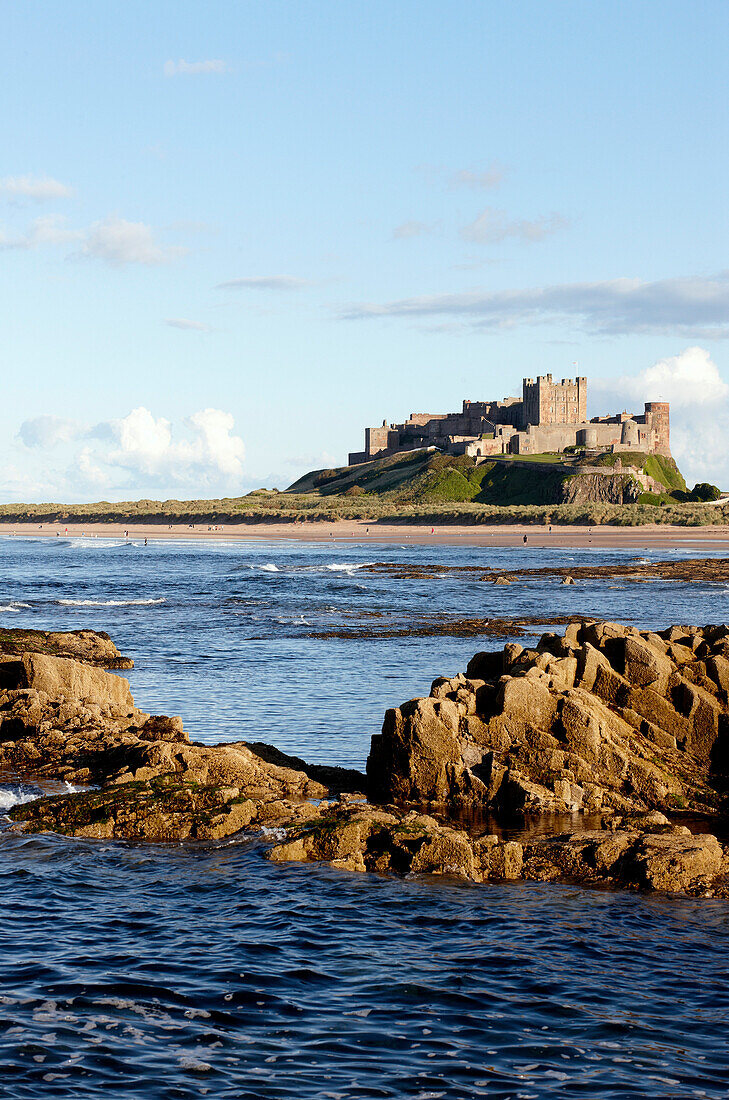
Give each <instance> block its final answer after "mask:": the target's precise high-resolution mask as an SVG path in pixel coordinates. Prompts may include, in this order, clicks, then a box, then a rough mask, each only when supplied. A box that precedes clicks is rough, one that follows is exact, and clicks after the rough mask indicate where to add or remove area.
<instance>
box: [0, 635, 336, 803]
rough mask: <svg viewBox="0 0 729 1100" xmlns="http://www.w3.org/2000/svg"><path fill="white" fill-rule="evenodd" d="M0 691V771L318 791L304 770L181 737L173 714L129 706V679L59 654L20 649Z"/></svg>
mask: <svg viewBox="0 0 729 1100" xmlns="http://www.w3.org/2000/svg"><path fill="white" fill-rule="evenodd" d="M10 668H11V665H10V663H8V664H6V665H5V669H6V686H5V687H4V688H3V689H0V768H2V769H4V770H5V771H10V772H15V773H16V774H20V775H32V776H34V777H36V778H49V779H63V780H66V781H67V782H70V783H74V784H76V783H93V784H99V785H106V784H124V783H128V782H133V781H137V782H142V781H147V780H152V779H155V778H157V777H159V776H162V775H176V776H178V777H180V778H181V779H183V780H184V781H186V782H188V783H197V784H199V785H201V786H206V787H212V786H227V787H230V786H237V787H239V788H241V789H243V788H245V789H246V790H248V791H249V792H251V797H259V795H260V797H263V796H264V795H266V796H267V795H268V794H271V793H273V794H275V795H276V797H279V798H322V797H324V796H325V795H326V794H327V792H328V788H327V787H326V786H324V785H323V784H322V783H319V782H317V781H316V780H315V779H312V778H310V777H309V776H308V775H306V774H305V773H304V772H302V771H299V770H296V769H295V768H290V767H286V766H282V765H279V764H275V763H269V762H268V761H265V760H264V759H263V758H262V757H260V756H258V755H257V754H256V753H255V752H253V751H252V750H251V749H249V748H248V746H247V745H246V744H245V743H243V742H238V743H234V744H229V745H199V744H195V743H192V742H190V740H189V738H188V736H187V734H186V733H185V732H184V730H183V727H182V720H181V719H180V718H168V717H166V716H164V715H159V716H152V715H149V714H146V713H145V712H144V711H140V710H138V709H137V708H136V707H135V705H134V700H133V698H132V695H131V692H130V690H129V682H128V681H127V680H126V679H124V678H123V677H120V676H115V675H113V674H112V673H109V672H104V671H102V670H100V669H96V668H91V667H90V666H88V665H84V664H80V663H78V662H76V661H71V660H68V659H66V658H63V657H47V656H44V655H40V654H35V653H30V654H25V655H24V656H23V657H22V659H21V660H20V661H16V662H14V663H13V665H12V671H13V680H12V683H13V684H14V686H12V687H10V686H7V685H8V681H9V679H10V677H9V674H8V670H10Z"/></svg>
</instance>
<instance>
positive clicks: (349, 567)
mask: <svg viewBox="0 0 729 1100" xmlns="http://www.w3.org/2000/svg"><path fill="white" fill-rule="evenodd" d="M368 565H374V562H371V561H362V562H356V561H333V562H331V563H330V564H329V565H327V566H325V568H326V569H328V570H329V572H330V573H354V571H355V570H356V569H366V568H367V566H368Z"/></svg>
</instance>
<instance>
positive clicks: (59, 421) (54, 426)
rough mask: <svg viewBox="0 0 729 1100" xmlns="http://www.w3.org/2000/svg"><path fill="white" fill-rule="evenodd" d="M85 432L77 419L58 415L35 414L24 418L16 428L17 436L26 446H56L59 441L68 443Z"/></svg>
mask: <svg viewBox="0 0 729 1100" xmlns="http://www.w3.org/2000/svg"><path fill="white" fill-rule="evenodd" d="M85 432H86V428H85V427H84V425H83V424H79V422H78V421H77V420H66V419H64V418H63V417H60V416H36V417H34V418H33V419H31V420H24V421H23V423H22V424H21V425H20V428H19V429H18V436H19V438H20V439H21V441H22V442H23V443H24V444H25V446H26V447H43V448H50V447H56V446H58V444H59V443H70V442H71V441H72V440H73V439H77V438H78V437H79V436H80V435H83V434H84V433H85Z"/></svg>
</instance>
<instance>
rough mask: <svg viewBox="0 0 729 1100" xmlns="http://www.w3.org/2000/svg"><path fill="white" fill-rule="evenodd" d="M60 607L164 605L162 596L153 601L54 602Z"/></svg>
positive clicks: (164, 600)
mask: <svg viewBox="0 0 729 1100" xmlns="http://www.w3.org/2000/svg"><path fill="white" fill-rule="evenodd" d="M56 603H58V604H61V606H62V607H150V606H151V605H152V604H157V603H166V599H165V597H164V596H158V597H157V599H155V600H56Z"/></svg>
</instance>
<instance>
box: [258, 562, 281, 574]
mask: <svg viewBox="0 0 729 1100" xmlns="http://www.w3.org/2000/svg"><path fill="white" fill-rule="evenodd" d="M258 568H259V569H260V570H261V571H262V572H263V573H279V572H280V570H279V567H278V566H277V565H274V564H273V562H268V564H267V565H259V566H258Z"/></svg>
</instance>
